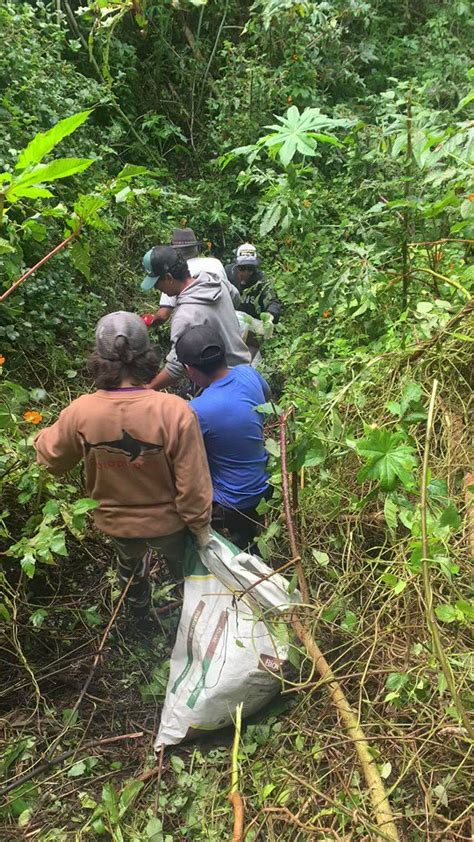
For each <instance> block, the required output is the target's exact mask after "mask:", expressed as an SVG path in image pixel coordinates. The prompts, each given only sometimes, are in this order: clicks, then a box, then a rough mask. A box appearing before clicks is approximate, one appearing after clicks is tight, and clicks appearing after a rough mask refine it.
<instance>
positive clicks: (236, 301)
mask: <svg viewBox="0 0 474 842" xmlns="http://www.w3.org/2000/svg"><path fill="white" fill-rule="evenodd" d="M222 283H224V284H225V285H226V287H227V289H228V290H229V292H230V297H231V299H232V304H233V305H234V310H238V309H239V307H240V303H241V300H242V299H241V297H240V292H239V290H238V289H237V287H236V286H234V284H233V283H232V282H231V281H229V278H228V277H227V275H224V276H223V279H222Z"/></svg>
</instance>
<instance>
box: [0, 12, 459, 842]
mask: <svg viewBox="0 0 474 842" xmlns="http://www.w3.org/2000/svg"><path fill="white" fill-rule="evenodd" d="M0 31H1V34H2V38H3V41H4V43H8V44H9V45H10V50H9V51H8V54H7V52H5V54H2V56H0V82H1V89H2V99H1V102H0V108H1V113H2V120H1V121H0V123H1V125H0V168H1V169H2V171H3V172H2V174H1V175H0V445H1V451H0V487H1V491H2V498H1V499H2V502H1V506H0V622H1V630H0V634H1V650H0V663H1V674H2V682H1V688H0V726H1V744H0V747H1V753H0V771H1V776H0V778H1V782H0V835H1V837H2V839H6V840H9V841H10V840H16V839H18V840H20V839H21V840H23V839H33V840H39V842H80V841H81V840H89V839H90V840H101V839H103V840H109V839H110V840H114V842H115V840H116V842H122V840H123V842H146V840H152V842H179V840H220V839H222V838H223V837H224V838H225V837H227V838H231V828H232V821H233V818H232V806H231V804H230V803H229V800H228V793H229V789H230V774H231V746H232V738H233V734H232V729H229V731H228V732H219V733H216V734H211V735H209V736H208V737H207V738H206V739H203V740H200V741H198V742H195V743H190V744H187V745H183V746H180V747H177V748H175V749H172V750H168V751H167V752H166V753H165V755H164V759H163V763H162V766H157V765H156V760H155V757H154V754H153V750H152V745H153V738H154V735H155V734H156V731H157V725H158V722H159V717H160V710H161V705H162V703H163V699H164V695H165V689H166V683H167V675H168V665H169V657H170V652H171V648H172V645H173V640H174V636H175V633H176V628H177V624H178V621H179V608H180V606H179V601H180V599H181V591H180V587H179V586H176V585H175V584H174V583H172V582H170V581H169V580H168V579H167V577H166V574H165V571H164V569H163V566H162V564H161V562H160V560H159V559H156V560H155V567H154V569H153V572H152V576H153V581H154V600H155V604H156V606H157V607H158V608H159V611H160V614H159V617H160V622H161V630H160V633H159V634H156V635H151V636H146V635H140V634H139V633H137V632H133V633H132V632H131V631H130V627H129V626H128V625H127V623H126V622H125V619H124V617H123V616H122V613H121V612H118V616H117V617H116V618H115V613H116V606H117V603H118V601H119V599H120V591H119V588H118V585H117V579H116V574H115V570H114V563H113V555H112V552H111V547H110V546H109V544H108V543H107V540H106V539H104V537H103V536H100V535H99V534H98V533H96V532H95V531H94V529H93V526H92V524H91V518H90V510H91V508H92V507H93V505H94V504H93V501H91V500H89V499H87V498H84V496H83V494H84V492H83V487H82V477H81V473H80V471H78V470H76V471H74V472H72V473H71V474H70V475H68V476H67V477H66V478H65V479H61V480H60V479H57V478H53V477H51V476H48V475H47V474H46V473H45V471H44V470H43V469H42V468H40V467H39V466H37V465H36V464H35V461H34V451H33V448H32V438H33V436H34V434H35V432H36V431H37V429H38V427H39V426H40V425H41V424H46V423H50V422H51V421H52V420H53V419H54V418H56V417H57V414H58V412H59V411H60V409H61V408H62V407H63V406H64V405H65V404H66V403H67V402H68V401H70V400H71V399H73V398H74V397H75V396H76V395H78V394H81V392H83V391H87V390H89V389H90V388H91V384H90V381H89V379H88V376H87V373H86V368H85V359H86V357H87V353H88V351H89V349H90V347H91V344H92V341H93V331H94V326H95V323H96V321H97V320H98V319H99V318H100V316H102V315H103V314H104V313H105V312H107V311H111V310H115V309H119V308H124V309H130V310H133V311H135V312H145V311H147V310H148V311H149V310H152V309H154V308H155V306H156V303H157V302H156V297H154V293H151V294H149V295H148V296H143V294H142V293H140V292H139V291H138V283H139V281H140V279H141V278H140V272H141V257H142V255H143V253H144V252H145V251H146V250H147V249H148V248H149V247H150V246H151V245H153V244H155V243H158V242H167V241H168V239H169V236H170V233H171V230H172V229H173V227H175V226H176V225H192V227H193V228H194V230H195V231H196V233H197V234H198V236H199V237H200V238H202V239H203V241H204V249H205V251H206V252H207V251H209V252H212V253H213V254H216V255H217V256H219V257H222V258H223V259H224V260H226V261H227V260H230V259H231V258H232V255H233V251H234V249H235V247H236V246H237V245H238V244H239V243H240V242H242V241H244V240H249V239H250V240H252V241H253V242H255V243H256V245H257V247H258V249H259V252H260V254H261V256H262V265H263V268H264V269H265V271H266V272H267V274H268V275H269V276H271V277H272V278H273V280H274V284H275V288H276V290H277V293H278V296H279V298H280V300H281V301H282V304H283V317H282V321H281V323H280V324H279V325H278V327H277V328H276V330H275V334H274V337H273V338H272V339H271V340H270V341H268V342H267V343H266V346H265V360H264V374H265V375H266V376H267V377H268V379H269V381H270V383H271V384H272V386H273V390H274V400H275V403H274V404H273V405H268V406H265V407H264V411H265V412H266V415H267V418H266V436H267V449H268V452H269V454H270V461H269V469H270V473H271V480H272V484H273V487H274V492H273V498H272V499H271V500H270V501H269V502H268V504H265V506H264V509H265V512H264V514H265V519H266V529H265V532H264V533H263V535H262V536H261V538H260V540H259V547H260V551H261V554H262V557H263V558H264V559H265V560H266V561H267V562H268V563H270V564H272V565H273V566H274V567H279V566H280V565H283V564H286V563H287V562H288V561H289V560H290V559H292V558H294V557H295V553H294V551H293V550H294V547H293V546H292V541H291V540H290V537H291V536H290V535H289V531H288V526H289V523H288V518H287V517H286V516H285V505H284V503H285V501H284V499H283V498H284V493H283V482H282V480H283V477H282V454H281V451H280V446H281V438H280V434H279V429H280V426H279V425H280V424H281V417H282V415H283V414H284V417H285V418H286V419H287V420H286V439H287V446H286V451H287V452H286V461H287V471H288V483H289V488H290V509H291V513H292V518H293V520H294V524H295V527H296V535H295V540H296V541H297V549H298V551H299V554H301V561H302V567H303V570H304V575H305V578H306V581H307V584H308V588H309V599H308V600H307V602H305V605H304V606H303V607H302V608H301V609H300V612H299V615H298V617H299V620H301V621H303V622H304V624H305V627H306V629H307V630H309V631H310V632H311V635H312V636H313V638H314V641H316V643H317V645H318V646H319V648H320V650H321V652H322V653H323V655H324V656H325V658H326V659H327V661H328V662H329V664H330V666H331V668H332V671H333V673H334V675H335V677H336V679H337V681H338V683H339V685H340V687H341V688H342V689H343V691H344V693H345V696H346V699H347V700H348V703H349V704H350V705H351V708H352V710H353V712H354V713H355V716H356V721H357V722H358V723H359V724H360V725H361V726H362V729H363V732H364V735H365V738H366V740H367V741H368V744H369V747H370V753H371V755H372V759H373V763H374V764H375V766H376V768H377V770H378V773H379V776H380V778H381V780H382V782H383V784H384V786H385V789H386V793H387V795H388V799H389V802H390V805H391V808H392V812H393V819H394V825H395V827H396V831H395V832H396V834H397V835H398V838H399V839H400V840H404V842H405V840H406V842H455V840H472V838H473V833H474V824H473V818H472V817H473V805H472V783H471V782H472V778H473V742H472V737H473V733H472V728H473V725H472V719H470V718H469V717H470V711H472V692H471V690H470V687H472V675H473V665H472V624H473V619H474V607H473V602H472V573H473V569H472V562H473V557H474V468H473V428H472V414H473V385H474V383H473V351H472V349H473V342H474V323H473V321H474V320H473V309H474V297H473V296H474V292H473V284H474V271H473V256H474V251H473V245H474V193H473V181H472V165H473V162H474V153H473V150H474V125H473V121H472V103H473V102H474V94H473V91H472V79H473V71H472V69H471V70H470V69H469V64H470V59H471V55H470V51H471V49H472V47H471V45H472V42H473V38H472V16H470V15H469V8H468V6H467V4H464V3H463V2H457V3H454V4H452V3H444V2H441V3H439V4H436V6H435V7H433V5H432V4H429V3H425V2H422V0H419V2H411V0H410V2H409V3H407V4H405V5H404V7H403V9H401V8H400V7H399V5H397V4H395V3H392V2H389V0H384V2H381V3H372V2H366V3H358V2H352V0H347V2H345V0H329V2H325V3H317V2H307V3H306V2H305V3H291V2H287V0H284V2H280V0H271V2H268V0H262V1H261V2H260V0H259V2H257V3H255V4H254V5H252V6H247V5H246V4H244V5H243V6H242V4H237V3H233V2H232V0H230V2H228V3H226V4H225V7H222V6H221V4H218V3H214V2H211V0H210V2H208V3H200V4H197V3H196V2H192V0H189V2H188V0H180V2H179V3H174V2H173V3H170V4H162V5H160V6H157V5H154V4H147V5H146V6H145V4H144V3H142V2H138V3H137V2H133V3H132V2H127V0H114V2H113V3H109V4H108V5H106V4H105V3H102V2H98V3H92V2H91V3H90V4H86V5H85V6H84V7H82V8H81V7H76V5H75V4H73V3H70V2H69V0H61V2H59V4H58V3H54V4H52V3H48V2H45V3H41V2H36V3H15V2H10V0H7V2H6V3H5V4H4V5H3V6H2V8H0ZM11 55H13V56H14V59H15V60H14V61H11V60H10V58H11ZM40 261H44V262H43V263H42V265H41V266H40V267H39V268H38V269H37V270H36V271H34V272H32V273H31V274H30V270H31V268H32V267H33V266H35V264H37V263H38V262H40ZM18 281H20V283H19V284H18ZM153 341H154V342H156V344H157V346H159V347H160V348H161V350H162V351H166V348H167V345H168V334H167V329H166V328H165V329H162V330H161V331H160V333H159V334H158V333H155V334H154V336H153ZM287 575H288V576H289V577H291V576H292V577H293V580H294V582H295V584H296V575H295V571H294V569H293V568H292V567H290V568H288V572H287ZM100 646H102V650H101V657H100V658H99V659H97V657H96V654H97V652H98V649H99V647H100ZM293 648H294V652H293V654H294V656H295V657H294V658H292V661H293V666H294V671H293V674H292V675H291V677H288V678H287V680H286V681H285V682H283V684H282V692H281V695H280V696H279V697H278V698H277V699H275V700H274V702H273V703H271V704H270V705H269V707H268V708H267V709H266V710H264V711H262V712H261V713H260V714H258V715H257V716H255V717H253V718H252V719H251V720H250V721H248V722H246V723H245V725H244V727H243V729H242V735H241V742H240V749H239V753H238V761H239V779H240V780H239V786H240V790H241V792H242V795H243V799H244V809H245V821H244V828H245V829H244V834H243V838H245V839H246V840H247V842H253V840H255V842H257V841H258V842H272V840H276V839H282V840H288V842H301V840H306V839H313V838H314V839H316V840H320V841H321V842H323V840H327V842H332V840H335V842H341V840H344V842H357V841H358V840H360V842H362V840H370V842H373V840H379V839H380V840H381V839H387V838H388V839H391V840H392V842H393V840H394V839H396V838H397V837H396V836H395V835H394V833H393V832H392V830H391V829H390V828H388V829H387V830H386V831H384V829H383V827H380V825H377V821H376V816H375V813H374V801H373V798H371V794H370V792H369V790H368V788H367V785H366V781H365V778H364V771H363V769H362V767H361V765H360V764H359V761H358V756H357V752H356V750H355V749H356V745H355V743H354V740H353V739H351V737H350V734H348V731H347V728H345V727H344V725H343V722H342V719H341V716H340V710H339V712H338V711H337V710H336V707H335V705H334V703H333V697H332V695H331V682H329V681H328V680H325V679H323V678H321V676H320V674H319V672H318V663H314V659H312V658H311V657H309V655H308V653H307V652H306V651H305V649H304V647H303V646H302V645H301V644H300V643H299V642H298V641H296V640H295V642H294V644H293ZM94 665H95V666H94Z"/></svg>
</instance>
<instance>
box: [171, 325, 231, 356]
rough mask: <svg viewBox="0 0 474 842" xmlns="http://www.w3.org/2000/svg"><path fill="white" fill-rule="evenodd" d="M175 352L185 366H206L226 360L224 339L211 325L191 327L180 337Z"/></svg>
mask: <svg viewBox="0 0 474 842" xmlns="http://www.w3.org/2000/svg"><path fill="white" fill-rule="evenodd" d="M175 350H176V356H177V357H178V360H179V361H180V363H184V364H185V365H198V366H199V365H206V364H207V363H216V362H219V360H223V359H224V358H225V345H224V342H223V341H222V337H221V335H220V333H219V332H218V331H217V330H216V329H215V328H213V327H210V326H209V325H195V326H194V327H190V328H189V330H187V331H186V333H183V334H182V335H181V336H180V337H179V339H178V341H177V343H176V347H175Z"/></svg>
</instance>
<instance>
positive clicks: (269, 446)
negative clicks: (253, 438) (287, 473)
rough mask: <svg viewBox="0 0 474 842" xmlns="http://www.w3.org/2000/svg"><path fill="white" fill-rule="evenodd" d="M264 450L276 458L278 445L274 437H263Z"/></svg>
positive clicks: (277, 456)
mask: <svg viewBox="0 0 474 842" xmlns="http://www.w3.org/2000/svg"><path fill="white" fill-rule="evenodd" d="M265 450H266V451H267V453H270V454H271V455H272V456H276V458H277V459H278V458H279V456H280V445H279V444H278V442H276V441H275V439H265Z"/></svg>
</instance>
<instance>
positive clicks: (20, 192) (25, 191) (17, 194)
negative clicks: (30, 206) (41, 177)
mask: <svg viewBox="0 0 474 842" xmlns="http://www.w3.org/2000/svg"><path fill="white" fill-rule="evenodd" d="M52 195H53V194H52V193H51V190H47V189H46V187H16V188H15V189H14V190H12V191H11V192H10V193H9V194H8V201H9V202H14V201H16V200H17V199H51V198H52Z"/></svg>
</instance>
